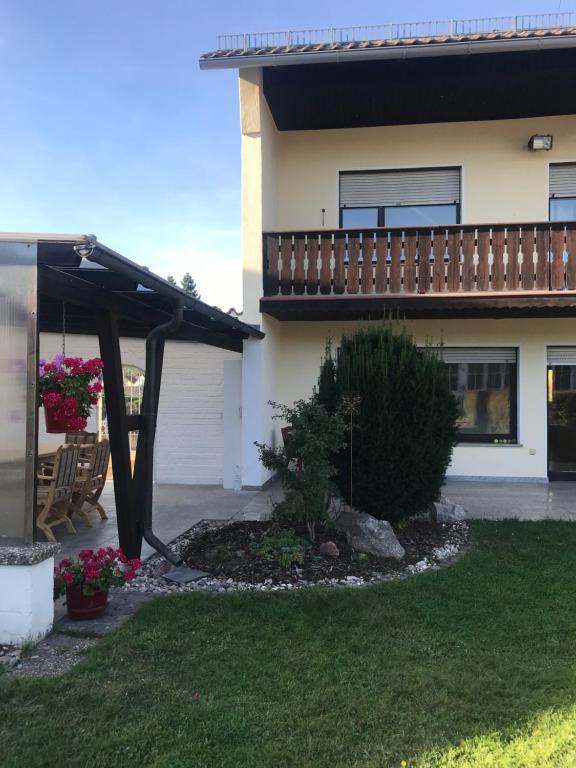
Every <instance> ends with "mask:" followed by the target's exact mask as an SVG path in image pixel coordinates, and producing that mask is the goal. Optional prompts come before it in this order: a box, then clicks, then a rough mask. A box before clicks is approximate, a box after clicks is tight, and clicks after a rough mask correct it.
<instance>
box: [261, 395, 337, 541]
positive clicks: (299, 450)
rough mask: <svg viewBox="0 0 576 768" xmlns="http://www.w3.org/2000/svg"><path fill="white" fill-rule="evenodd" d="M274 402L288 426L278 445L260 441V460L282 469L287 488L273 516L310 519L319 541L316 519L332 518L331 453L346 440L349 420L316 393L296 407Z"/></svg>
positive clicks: (292, 520)
mask: <svg viewBox="0 0 576 768" xmlns="http://www.w3.org/2000/svg"><path fill="white" fill-rule="evenodd" d="M270 405H271V406H272V407H273V408H274V410H275V411H276V413H275V415H274V418H275V419H282V420H284V421H285V422H286V423H287V424H288V427H289V430H288V431H287V433H285V434H286V439H285V441H284V445H283V446H281V447H279V448H272V446H269V445H265V444H262V443H256V446H257V447H258V451H259V454H260V461H261V462H262V464H263V465H264V466H265V467H266V469H269V470H271V471H273V472H275V473H276V474H277V475H278V478H279V479H280V482H281V483H282V486H283V488H284V492H285V496H284V500H283V501H282V502H280V503H279V504H277V505H276V507H275V508H274V516H275V517H276V518H277V519H278V520H279V521H280V522H282V523H288V524H290V523H292V524H293V523H295V522H300V523H301V522H303V523H305V524H306V527H307V529H308V536H309V538H310V540H311V541H314V540H315V539H316V524H317V523H319V522H323V521H327V520H328V504H329V499H330V494H331V492H332V490H333V484H332V478H333V476H334V474H335V471H336V470H335V468H334V464H333V461H332V459H333V457H334V454H335V453H336V452H337V451H339V450H340V448H341V447H342V446H343V444H344V421H343V419H342V416H341V415H340V411H339V410H335V411H334V412H333V413H331V414H329V413H328V411H327V410H326V408H324V406H323V405H321V404H320V403H319V402H318V398H317V397H316V396H313V397H311V398H310V399H309V400H298V401H297V402H296V403H294V405H293V407H292V408H289V407H288V406H286V405H278V404H277V403H270Z"/></svg>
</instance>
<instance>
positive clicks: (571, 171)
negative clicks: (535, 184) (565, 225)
mask: <svg viewBox="0 0 576 768" xmlns="http://www.w3.org/2000/svg"><path fill="white" fill-rule="evenodd" d="M550 221H576V163H553V164H552V165H551V166H550Z"/></svg>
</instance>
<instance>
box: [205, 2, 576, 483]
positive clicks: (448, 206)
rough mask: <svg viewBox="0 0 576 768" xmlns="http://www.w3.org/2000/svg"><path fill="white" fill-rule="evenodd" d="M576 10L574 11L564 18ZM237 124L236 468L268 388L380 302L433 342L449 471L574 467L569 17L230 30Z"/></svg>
mask: <svg viewBox="0 0 576 768" xmlns="http://www.w3.org/2000/svg"><path fill="white" fill-rule="evenodd" d="M572 24H574V26H570V25H572ZM200 63H201V66H202V67H203V68H205V69H211V68H214V69H217V68H230V67H234V68H238V70H239V84H240V113H241V130H242V222H243V250H244V319H245V320H246V321H247V322H249V323H252V324H257V325H258V326H259V327H260V328H261V330H263V331H264V332H265V338H264V339H263V340H248V341H246V342H245V343H244V362H243V381H242V384H243V402H242V432H243V435H242V481H243V484H244V485H245V486H260V485H262V484H263V483H264V482H265V480H266V479H267V475H266V473H265V471H264V470H263V469H262V467H261V466H260V465H259V462H258V458H257V453H256V450H255V448H254V445H253V443H254V441H255V440H258V441H267V442H268V441H270V440H271V439H272V436H273V435H276V439H278V425H276V423H275V422H274V421H273V420H272V410H271V408H270V406H269V405H268V401H269V400H274V401H277V402H282V403H287V404H290V403H292V402H293V401H294V400H295V399H297V398H300V397H308V396H309V395H310V394H311V392H312V388H313V386H314V384H315V383H316V380H317V376H318V371H319V365H320V360H321V357H322V354H323V351H324V347H325V343H326V339H327V338H328V337H330V338H331V339H332V340H333V344H334V345H336V346H337V343H338V338H339V337H340V335H341V334H342V333H343V332H345V331H349V330H350V329H352V328H354V327H356V326H357V325H359V324H361V323H366V322H378V321H380V320H381V318H382V317H384V316H385V315H386V314H387V313H393V314H396V313H397V314H399V316H401V317H402V318H405V322H406V325H407V327H408V328H409V330H410V331H411V332H412V334H413V335H414V337H415V339H416V341H417V343H419V344H425V343H426V341H427V340H431V341H433V342H443V345H444V346H443V349H442V355H443V356H444V360H445V362H446V363H447V365H448V366H449V374H450V379H451V381H452V384H453V388H454V391H455V393H456V394H457V396H458V397H459V399H460V402H461V404H462V417H461V419H460V436H461V439H460V442H459V444H458V446H457V447H456V449H455V451H454V456H453V461H452V464H451V467H450V470H449V471H450V474H451V475H453V476H459V477H489V478H523V479H532V478H534V479H540V480H546V478H549V477H552V478H560V477H572V478H574V477H576V100H575V98H576V97H575V94H576V15H571V14H555V15H550V16H523V17H513V18H510V17H508V18H504V19H479V20H468V21H465V22H457V21H453V22H431V23H423V24H407V25H401V26H390V27H375V28H353V29H327V30H313V31H303V32H288V33H274V34H258V35H236V36H232V37H227V38H223V39H222V40H221V41H220V48H219V49H218V50H216V51H214V52H212V53H209V54H206V55H205V56H203V57H202V59H201V62H200Z"/></svg>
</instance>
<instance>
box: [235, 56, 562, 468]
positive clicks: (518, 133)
mask: <svg viewBox="0 0 576 768" xmlns="http://www.w3.org/2000/svg"><path fill="white" fill-rule="evenodd" d="M240 96H241V127H242V202H243V209H242V226H243V254H244V255H243V258H244V312H245V315H246V317H247V318H249V322H253V323H259V324H261V325H262V327H263V328H264V329H265V330H266V332H267V337H266V339H265V340H264V342H260V343H261V344H262V345H263V349H262V350H261V352H260V353H259V354H258V355H256V354H251V355H249V356H245V358H244V362H243V365H244V369H245V370H244V374H243V378H244V382H245V383H246V382H247V381H258V382H260V383H259V389H258V399H259V400H260V403H261V405H260V410H259V407H258V404H257V401H254V402H252V403H251V404H250V406H249V407H247V398H249V397H250V395H249V393H248V392H246V391H245V393H244V401H245V404H244V421H243V432H244V434H243V446H244V451H245V458H246V457H247V456H251V457H252V458H251V460H250V462H248V461H247V460H246V461H245V470H246V472H247V476H249V477H250V478H251V479H250V483H251V482H252V479H253V478H257V477H260V478H263V477H265V475H263V473H262V472H261V471H260V472H259V471H257V470H256V468H255V464H254V452H253V451H252V453H251V454H250V453H249V452H250V450H251V449H250V446H251V444H252V441H253V440H261V439H265V440H266V441H267V442H269V441H270V440H271V439H272V436H273V435H275V436H276V439H278V427H279V425H278V424H277V423H276V422H273V421H272V420H271V419H270V411H269V408H268V406H266V405H265V403H266V400H269V399H272V400H277V401H279V402H283V403H287V404H291V403H293V402H294V400H295V399H297V398H299V397H307V396H308V395H309V394H310V393H311V391H312V387H313V385H314V384H315V382H316V378H317V375H318V369H319V364H320V358H321V355H322V352H323V349H324V344H325V340H326V337H327V336H332V338H333V339H334V341H337V339H338V337H339V336H340V334H341V332H342V330H344V329H349V328H352V327H354V325H355V324H354V323H326V322H318V321H310V322H302V323H299V322H277V321H274V320H272V319H271V318H268V317H266V316H262V315H261V314H260V312H259V300H260V297H261V296H262V292H263V290H262V232H263V231H266V230H277V231H282V230H285V231H291V230H306V229H312V230H317V229H319V228H321V227H322V209H325V218H324V226H325V227H326V228H328V229H331V228H336V227H338V213H339V212H338V179H339V171H343V170H363V169H386V168H414V167H433V166H459V167H461V169H462V176H461V178H462V202H461V221H462V223H464V224H482V223H513V222H530V221H534V222H536V221H547V220H548V174H549V165H550V163H560V162H576V116H574V115H569V116H560V117H540V118H530V119H522V120H496V121H486V122H468V123H442V124H424V125H408V126H406V125H403V126H385V127H377V128H355V129H344V130H341V129H337V130H319V131H277V130H276V127H275V125H274V121H273V119H272V117H271V115H270V112H269V109H268V106H267V104H266V100H265V98H264V97H263V94H262V88H261V72H260V71H259V70H250V71H249V72H248V73H246V72H241V73H240ZM535 133H550V134H552V135H553V137H554V147H553V149H552V151H550V152H529V151H528V149H527V143H528V139H529V138H530V136H531V135H532V134H535ZM319 301H321V299H319ZM407 325H408V326H409V327H410V329H411V330H412V331H413V333H414V334H415V337H416V340H417V342H418V343H422V342H424V341H425V339H426V338H427V337H428V336H433V337H435V338H436V339H439V338H440V337H441V336H443V338H444V343H445V344H447V345H454V346H457V345H460V346H475V345H477V346H492V345H506V346H515V347H518V349H519V387H518V401H519V414H518V416H519V418H518V430H519V442H520V445H519V446H488V445H486V446H484V445H483V446H480V445H476V446H474V445H466V446H464V445H462V446H459V447H458V448H457V449H456V451H455V454H454V460H453V462H452V466H451V468H450V473H451V474H453V475H459V476H489V477H531V478H532V477H534V478H542V479H543V478H545V477H546V475H547V456H546V445H547V436H546V431H547V424H546V373H545V371H546V346H547V345H554V344H558V345H571V344H576V320H572V319H558V320H527V319H517V320H482V321H480V320H478V321H472V320H460V319H454V320H451V321H450V320H446V321H429V322H428V321H426V322H425V321H412V322H409V323H407ZM248 366H255V367H254V370H248ZM248 413H249V414H250V417H249V418H247V414H248ZM244 482H246V480H244Z"/></svg>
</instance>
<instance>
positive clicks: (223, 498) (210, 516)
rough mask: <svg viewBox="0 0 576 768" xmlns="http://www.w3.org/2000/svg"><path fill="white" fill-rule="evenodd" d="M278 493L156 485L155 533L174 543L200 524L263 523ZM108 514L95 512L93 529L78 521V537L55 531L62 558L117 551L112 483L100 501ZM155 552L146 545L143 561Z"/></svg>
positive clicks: (92, 514)
mask: <svg viewBox="0 0 576 768" xmlns="http://www.w3.org/2000/svg"><path fill="white" fill-rule="evenodd" d="M277 493H278V489H276V488H271V489H270V490H264V491H225V490H224V489H223V488H221V487H219V486H216V485H155V486H154V513H153V527H154V533H155V534H156V535H157V536H158V538H159V539H160V540H161V541H164V542H166V543H168V542H170V541H172V540H173V539H175V538H176V537H177V536H179V535H180V534H181V533H184V532H185V531H187V530H188V529H189V528H191V527H192V526H193V525H194V524H195V523H198V522H200V520H231V519H234V518H237V519H239V520H259V519H260V518H261V516H263V515H266V514H267V513H269V511H270V509H271V507H272V501H273V498H274V497H275V495H277ZM100 501H101V503H102V506H103V507H104V509H105V510H106V512H107V514H108V520H101V519H100V515H99V514H98V513H97V512H92V513H91V515H90V519H91V521H92V528H88V527H87V526H86V525H84V523H83V522H82V520H80V519H78V518H76V517H75V518H74V525H75V527H76V531H77V533H76V534H75V535H74V534H72V533H68V532H67V531H66V529H65V528H64V527H63V526H58V527H57V528H55V529H54V533H55V536H56V538H57V539H58V541H59V543H60V544H61V547H62V549H61V553H60V555H59V556H60V557H74V556H76V555H77V554H78V552H79V551H80V550H81V549H98V547H117V546H118V531H117V528H116V508H115V506H114V490H113V486H112V483H111V482H109V483H107V484H106V488H105V489H104V492H103V494H102V496H101V499H100ZM153 551H154V550H153V549H152V548H151V547H150V546H149V545H148V544H146V543H144V545H143V547H142V557H144V558H145V557H148V556H149V555H151V554H152V553H153Z"/></svg>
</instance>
